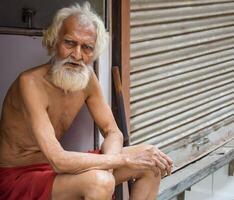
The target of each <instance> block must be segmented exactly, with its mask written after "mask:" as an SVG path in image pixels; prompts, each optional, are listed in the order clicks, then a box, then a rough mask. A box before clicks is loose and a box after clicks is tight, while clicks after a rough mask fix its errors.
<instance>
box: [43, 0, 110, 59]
mask: <svg viewBox="0 0 234 200" xmlns="http://www.w3.org/2000/svg"><path fill="white" fill-rule="evenodd" d="M72 15H77V16H79V18H78V20H79V23H81V24H84V25H85V24H87V23H92V24H93V25H94V26H95V28H96V35H97V38H96V44H95V48H94V56H93V59H94V60H95V59H97V58H98V56H99V55H100V54H101V53H102V51H103V50H104V48H105V47H106V45H107V41H108V34H107V33H106V31H105V26H104V24H103V21H102V20H101V18H100V17H99V16H98V15H97V14H96V13H95V12H94V11H93V10H91V7H90V4H89V3H88V2H85V3H84V4H83V6H82V7H81V6H80V5H79V4H78V3H76V4H74V5H72V6H70V7H68V8H62V9H60V10H58V12H57V13H56V15H55V17H54V19H53V22H52V24H51V26H50V27H49V28H48V29H47V30H46V31H45V32H44V37H43V41H42V44H43V46H45V47H46V48H47V50H48V54H49V55H52V54H53V53H54V52H55V46H56V43H57V39H58V35H59V31H60V29H61V27H62V24H63V21H64V20H65V19H67V18H68V17H70V16H72Z"/></svg>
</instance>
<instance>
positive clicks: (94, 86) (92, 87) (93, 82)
mask: <svg viewBox="0 0 234 200" xmlns="http://www.w3.org/2000/svg"><path fill="white" fill-rule="evenodd" d="M99 92H101V86H100V84H99V81H98V79H97V76H96V74H95V73H94V72H92V74H91V76H90V80H89V84H88V86H87V88H86V90H85V93H86V96H87V97H90V96H93V95H97V94H98V93H99Z"/></svg>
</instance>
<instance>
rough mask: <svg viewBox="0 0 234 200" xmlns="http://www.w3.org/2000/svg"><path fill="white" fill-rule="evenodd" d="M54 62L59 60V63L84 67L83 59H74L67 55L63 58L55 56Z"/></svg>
mask: <svg viewBox="0 0 234 200" xmlns="http://www.w3.org/2000/svg"><path fill="white" fill-rule="evenodd" d="M55 62H59V63H60V64H61V65H66V64H68V65H73V66H77V67H79V66H81V67H86V64H85V63H84V62H83V61H75V60H73V59H72V58H70V57H68V58H65V59H63V60H58V59H57V58H55Z"/></svg>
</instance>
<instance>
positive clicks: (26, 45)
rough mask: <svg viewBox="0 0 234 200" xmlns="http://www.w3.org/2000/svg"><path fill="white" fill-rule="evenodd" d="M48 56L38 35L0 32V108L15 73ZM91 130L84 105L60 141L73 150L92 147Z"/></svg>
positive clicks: (91, 122) (91, 125)
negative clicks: (1, 33)
mask: <svg viewBox="0 0 234 200" xmlns="http://www.w3.org/2000/svg"><path fill="white" fill-rule="evenodd" d="M48 60H49V57H48V56H47V52H46V50H45V49H43V48H42V46H41V37H29V36H17V35H0V63H1V65H0V109H1V107H2V102H3V99H4V96H5V94H6V92H7V89H8V88H9V86H10V84H11V83H12V82H13V81H14V80H15V79H16V77H17V75H18V74H19V73H20V72H22V71H23V70H26V69H28V68H30V67H33V66H37V65H40V64H43V63H46V62H47V61H48ZM16 98H17V97H16ZM93 130H94V126H93V121H92V120H91V117H90V115H89V113H88V111H87V108H86V106H85V107H83V108H82V110H81V112H80V113H79V114H78V116H77V117H76V119H75V121H74V123H73V125H72V127H71V128H70V129H69V131H68V134H66V136H65V137H64V138H63V140H62V145H63V146H64V148H65V149H68V150H74V151H87V150H89V149H93V141H94V140H93V139H94V137H93Z"/></svg>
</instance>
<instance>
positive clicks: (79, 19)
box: [60, 15, 97, 41]
mask: <svg viewBox="0 0 234 200" xmlns="http://www.w3.org/2000/svg"><path fill="white" fill-rule="evenodd" d="M61 34H62V35H74V34H75V35H77V34H78V35H80V36H83V37H85V38H89V39H90V40H92V41H96V35H97V34H96V26H95V25H94V24H93V23H92V21H90V20H89V19H87V18H85V16H83V15H72V16H70V17H68V18H67V19H65V20H64V21H63V24H62V27H61V30H60V35H61Z"/></svg>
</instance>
